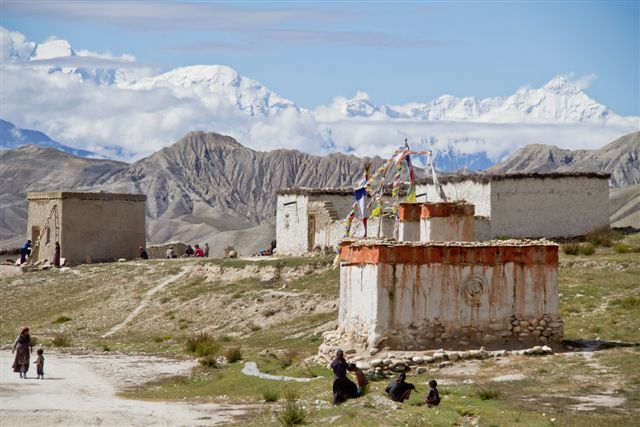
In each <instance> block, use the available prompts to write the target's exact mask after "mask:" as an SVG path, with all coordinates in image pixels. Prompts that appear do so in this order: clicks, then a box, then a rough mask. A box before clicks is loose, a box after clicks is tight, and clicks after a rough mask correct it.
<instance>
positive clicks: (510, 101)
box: [0, 27, 640, 170]
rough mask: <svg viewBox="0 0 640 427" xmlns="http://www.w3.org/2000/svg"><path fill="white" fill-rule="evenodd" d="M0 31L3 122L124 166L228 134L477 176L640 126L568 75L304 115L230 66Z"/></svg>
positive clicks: (361, 99) (263, 145)
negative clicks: (156, 63)
mask: <svg viewBox="0 0 640 427" xmlns="http://www.w3.org/2000/svg"><path fill="white" fill-rule="evenodd" d="M0 31H1V32H2V35H3V39H6V41H7V42H8V47H7V48H6V49H5V50H3V52H2V54H3V55H4V56H6V57H5V58H3V59H4V60H3V63H2V72H3V83H4V84H3V91H2V94H0V98H1V101H2V104H3V117H2V118H3V119H5V120H8V121H10V122H12V123H14V124H15V125H16V126H17V127H21V128H25V129H37V130H39V131H42V132H44V133H46V134H47V135H49V136H50V137H51V139H52V140H54V141H58V142H59V143H61V144H63V145H66V146H69V147H75V148H82V149H84V150H89V151H92V152H94V153H98V154H99V155H102V156H105V157H108V158H113V159H119V160H125V161H127V162H132V161H135V160H138V159H140V158H142V157H145V156H148V155H150V154H152V153H154V152H156V151H158V150H159V149H161V148H162V147H166V146H169V145H170V144H172V143H173V142H175V141H176V140H178V139H179V138H181V137H182V136H183V135H185V134H186V133H187V132H189V131H192V130H202V131H215V132H219V133H222V134H225V135H230V136H232V137H234V139H236V141H238V142H240V143H241V144H242V145H244V146H246V147H250V148H252V149H254V150H257V151H267V150H273V149H276V148H286V149H297V150H300V151H302V152H306V153H311V154H317V155H326V154H329V153H332V152H342V153H350V154H354V155H357V156H359V157H365V156H371V155H374V154H376V153H381V154H385V155H387V154H390V153H392V152H393V150H394V148H395V147H397V146H398V145H400V144H402V143H403V141H404V140H405V138H407V139H408V140H409V144H410V145H411V147H412V148H415V149H420V150H423V149H428V150H434V151H435V152H436V155H437V156H439V158H438V159H437V163H438V165H439V167H440V168H441V169H443V170H454V169H459V168H465V169H469V170H479V169H482V168H486V167H488V166H490V165H492V164H493V163H495V162H496V161H499V160H500V159H503V158H505V157H506V156H508V155H509V154H511V153H512V152H513V151H515V150H516V149H518V148H521V147H523V146H525V145H529V144H533V143H545V144H553V145H557V146H561V147H563V148H565V149H569V148H570V149H575V148H597V147H601V146H602V145H604V144H605V143H607V142H609V141H612V140H613V139H615V138H617V137H620V136H621V135H624V134H627V133H630V132H634V131H637V130H639V129H640V118H638V117H631V116H630V117H624V116H621V115H619V114H616V113H615V112H614V111H612V110H611V109H610V108H608V107H607V106H605V105H603V104H601V103H599V102H598V101H596V100H594V99H592V98H591V97H590V96H589V95H587V93H586V92H585V90H587V85H586V84H585V83H584V82H585V81H587V80H589V79H580V78H574V76H572V75H560V76H556V77H553V78H551V79H550V80H549V81H548V82H547V83H546V84H541V85H539V87H529V86H523V87H520V88H517V89H516V88H514V92H513V93H511V94H506V95H503V96H492V97H486V98H479V97H473V96H462V97H458V96H452V95H448V94H445V95H441V96H438V97H437V98H435V99H433V100H430V101H428V100H427V101H421V100H415V102H407V103H404V104H399V105H397V104H392V103H375V102H374V101H373V100H371V99H370V98H369V96H368V95H367V93H366V92H364V91H361V92H357V93H356V94H355V96H353V97H351V98H349V97H344V96H336V97H334V98H333V99H332V100H331V101H328V102H327V103H326V105H320V106H315V107H311V108H303V107H302V106H300V105H298V104H296V102H295V100H292V99H287V98H286V97H284V96H281V95H279V94H278V93H277V92H276V91H274V90H272V89H271V88H269V87H268V85H266V84H263V83H262V82H260V81H259V80H258V79H254V78H249V77H247V76H244V75H242V74H241V73H240V72H238V71H237V70H234V69H232V68H230V67H228V66H225V65H191V66H185V67H178V68H174V69H170V70H168V71H164V72H159V71H158V70H154V69H152V68H150V67H149V66H146V65H144V64H139V63H137V62H136V61H135V58H134V57H132V56H131V55H121V56H117V57H116V56H113V55H111V54H108V53H105V54H98V53H95V52H89V51H84V50H81V49H75V48H74V47H72V46H71V44H70V43H69V42H68V41H67V40H62V39H56V38H50V39H48V40H47V41H45V42H43V43H34V42H30V41H28V40H27V38H26V37H25V36H24V35H22V34H20V33H17V32H11V31H8V30H7V29H5V28H2V27H0ZM416 93H419V88H416ZM329 96H330V95H329ZM329 99H330V98H329Z"/></svg>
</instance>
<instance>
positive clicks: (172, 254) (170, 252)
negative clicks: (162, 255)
mask: <svg viewBox="0 0 640 427" xmlns="http://www.w3.org/2000/svg"><path fill="white" fill-rule="evenodd" d="M167 258H178V254H176V252H175V251H174V250H173V246H169V249H167Z"/></svg>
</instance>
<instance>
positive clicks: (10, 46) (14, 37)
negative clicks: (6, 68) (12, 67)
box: [0, 27, 36, 64]
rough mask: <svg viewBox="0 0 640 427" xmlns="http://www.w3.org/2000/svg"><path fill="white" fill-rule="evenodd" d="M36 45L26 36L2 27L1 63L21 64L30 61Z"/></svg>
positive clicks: (0, 35)
mask: <svg viewBox="0 0 640 427" xmlns="http://www.w3.org/2000/svg"><path fill="white" fill-rule="evenodd" d="M35 47H36V44H35V43H34V42H30V41H28V40H27V38H26V36H25V35H24V34H22V33H18V32H16V31H9V30H8V29H6V28H4V27H0V62H1V63H3V64H6V63H9V62H20V61H26V60H28V59H29V57H30V56H31V54H32V53H33V50H34V49H35Z"/></svg>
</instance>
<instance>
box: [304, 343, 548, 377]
mask: <svg viewBox="0 0 640 427" xmlns="http://www.w3.org/2000/svg"><path fill="white" fill-rule="evenodd" d="M552 353H553V350H552V349H551V347H547V346H534V347H532V348H528V349H524V350H513V351H509V350H496V351H487V350H485V349H484V347H481V348H480V349H479V350H466V351H446V350H444V349H439V350H434V351H426V352H385V354H384V355H383V356H376V358H373V359H371V358H370V357H365V356H357V355H356V350H355V349H354V348H347V349H346V350H345V354H346V355H347V358H348V359H349V361H350V362H355V363H356V365H357V366H358V367H359V368H360V369H362V370H363V371H364V372H365V373H366V374H370V375H371V376H373V377H374V378H385V377H389V376H392V375H396V374H398V373H400V372H414V373H416V374H423V373H425V372H427V371H428V370H429V369H442V368H446V367H447V366H451V365H453V363H454V362H459V361H464V360H484V359H489V358H492V357H496V358H498V357H509V356H528V355H531V356H534V355H545V354H552ZM334 355H335V353H334V354H327V353H321V354H320V355H319V357H318V358H317V359H316V362H318V363H327V362H328V361H329V360H331V358H332V357H333V356H334Z"/></svg>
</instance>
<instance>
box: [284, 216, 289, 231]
mask: <svg viewBox="0 0 640 427" xmlns="http://www.w3.org/2000/svg"><path fill="white" fill-rule="evenodd" d="M284 229H285V230H288V229H289V214H284Z"/></svg>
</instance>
